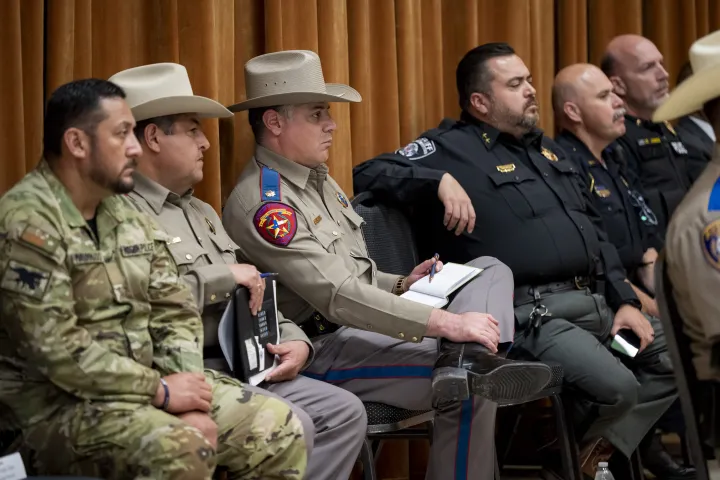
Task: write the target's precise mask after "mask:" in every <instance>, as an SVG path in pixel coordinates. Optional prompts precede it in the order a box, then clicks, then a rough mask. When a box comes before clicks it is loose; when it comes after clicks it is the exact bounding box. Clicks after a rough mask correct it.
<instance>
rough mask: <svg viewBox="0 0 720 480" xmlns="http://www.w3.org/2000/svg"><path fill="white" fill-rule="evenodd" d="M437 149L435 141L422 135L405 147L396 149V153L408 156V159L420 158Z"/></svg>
mask: <svg viewBox="0 0 720 480" xmlns="http://www.w3.org/2000/svg"><path fill="white" fill-rule="evenodd" d="M436 151H437V147H436V146H435V142H433V141H432V140H430V139H427V138H425V137H420V138H418V139H417V140H415V141H414V142H410V143H408V144H407V145H405V146H404V147H403V148H401V149H399V150H396V151H395V153H397V154H400V155H402V156H403V157H406V158H407V159H408V160H420V159H421V158H425V157H428V156H430V155H432V154H433V153H435V152H436Z"/></svg>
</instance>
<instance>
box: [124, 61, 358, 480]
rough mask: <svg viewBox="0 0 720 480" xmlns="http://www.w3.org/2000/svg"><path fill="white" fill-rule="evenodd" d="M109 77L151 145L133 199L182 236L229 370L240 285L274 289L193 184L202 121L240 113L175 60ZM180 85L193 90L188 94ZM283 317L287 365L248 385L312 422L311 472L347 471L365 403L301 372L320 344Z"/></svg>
mask: <svg viewBox="0 0 720 480" xmlns="http://www.w3.org/2000/svg"><path fill="white" fill-rule="evenodd" d="M110 81H112V82H113V83H115V84H117V85H119V86H120V87H121V88H123V89H124V90H125V93H126V95H127V102H128V104H129V105H130V108H131V109H132V112H133V116H134V117H135V120H136V121H137V122H138V124H137V126H136V127H135V134H136V136H137V138H138V140H139V141H140V144H141V145H143V153H142V155H141V156H140V158H139V162H138V168H137V171H136V172H135V175H134V177H133V178H134V180H135V188H134V189H133V191H132V192H131V193H130V198H132V199H133V200H135V201H136V202H137V204H138V206H140V208H142V209H143V210H144V211H145V212H146V213H148V214H149V215H151V216H152V217H154V218H155V219H156V220H157V221H158V223H160V225H161V226H162V227H163V230H165V232H166V233H167V234H168V235H169V236H170V237H171V238H172V239H173V240H172V243H171V244H170V245H169V249H170V253H171V254H172V256H173V258H174V260H175V263H176V264H177V265H178V270H179V272H180V275H182V278H183V279H184V280H185V281H186V283H188V285H189V286H190V289H191V291H192V292H193V297H194V298H195V300H196V302H197V304H198V307H199V309H200V312H201V314H202V317H203V329H204V332H205V335H204V337H205V345H204V352H205V354H204V359H205V366H206V367H208V368H213V369H216V370H220V371H223V372H229V371H230V365H228V364H227V362H226V361H225V358H224V357H223V354H222V351H221V349H220V342H219V339H218V326H219V324H220V319H221V317H222V314H223V312H224V311H225V307H226V306H227V301H228V298H229V297H230V295H231V294H232V292H233V290H234V288H235V286H236V285H243V286H245V287H246V288H247V289H248V291H249V293H250V305H249V306H250V309H251V310H252V312H253V314H256V313H257V310H258V309H259V307H260V306H261V304H262V300H263V297H264V295H265V280H264V279H262V278H261V277H260V272H258V270H257V268H255V266H254V265H251V264H249V263H239V262H238V259H237V257H236V253H235V252H236V250H237V249H238V248H239V247H238V246H237V245H236V244H235V242H233V241H232V239H231V238H230V237H229V236H228V234H227V232H226V231H225V229H224V228H223V225H222V222H221V221H220V218H219V217H218V214H217V213H216V212H215V210H214V209H213V207H212V206H210V205H208V204H207V203H205V202H203V201H201V200H200V199H198V198H196V197H195V196H193V187H195V185H197V184H198V183H199V182H200V181H202V179H203V157H204V154H205V152H206V151H207V150H208V148H210V143H209V142H208V139H207V137H206V136H205V133H204V132H203V129H202V124H201V123H200V118H201V117H205V118H208V117H210V118H212V117H228V116H231V115H232V112H230V111H229V110H228V109H226V108H225V107H223V106H222V105H220V104H219V103H217V102H215V101H214V100H211V99H209V98H205V97H200V96H197V95H194V94H193V92H192V89H191V87H190V79H189V78H188V74H187V70H185V68H184V67H183V66H182V65H178V64H175V63H159V64H154V65H143V66H140V67H135V68H130V69H128V70H124V71H122V72H119V73H117V74H115V75H113V76H112V77H110ZM178 85H187V88H186V89H185V91H180V90H179V89H178V88H177V86H178ZM188 109H192V110H193V111H192V112H188V111H187V110H188ZM278 320H279V327H280V343H279V344H278V345H268V349H269V350H270V351H271V353H273V354H277V355H278V356H279V357H280V364H279V365H278V366H277V367H276V368H275V369H274V370H273V371H272V372H270V373H269V374H268V375H267V376H266V378H265V381H264V382H262V383H261V384H259V385H258V386H257V387H254V386H252V385H243V388H245V389H246V390H248V391H256V392H259V393H261V394H262V395H273V394H274V395H278V396H280V397H282V398H284V399H285V400H287V401H288V402H292V403H291V406H292V407H293V409H294V411H295V413H296V414H297V415H298V417H300V419H301V420H302V421H303V425H304V426H305V429H306V430H314V431H315V443H314V445H313V451H312V456H311V457H310V459H309V462H308V469H307V477H308V478H312V479H317V480H336V479H338V478H348V477H349V476H350V473H351V471H352V469H353V466H354V465H355V459H356V458H357V455H358V452H359V451H360V447H361V446H362V443H363V441H364V440H365V434H366V431H367V421H366V415H365V406H364V405H363V404H362V402H361V401H360V399H358V398H357V397H356V396H355V395H353V394H351V393H349V392H347V391H346V390H343V389H341V388H338V387H336V386H334V385H331V384H329V383H327V382H320V381H318V380H314V379H311V378H308V377H305V376H303V375H298V374H299V373H300V372H301V371H302V370H303V369H304V368H305V366H306V365H307V364H309V363H310V360H311V359H312V357H313V356H314V355H313V349H312V343H311V342H310V339H309V338H308V337H307V335H305V333H304V332H303V331H302V330H301V329H300V327H298V326H297V325H295V323H294V322H293V321H292V320H290V319H288V318H285V317H283V315H282V312H278ZM270 392H271V393H270Z"/></svg>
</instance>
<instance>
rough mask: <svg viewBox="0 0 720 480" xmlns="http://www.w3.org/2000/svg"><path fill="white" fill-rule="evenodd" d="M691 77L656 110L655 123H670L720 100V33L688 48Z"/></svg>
mask: <svg viewBox="0 0 720 480" xmlns="http://www.w3.org/2000/svg"><path fill="white" fill-rule="evenodd" d="M690 65H692V71H693V74H692V75H691V76H689V77H688V78H687V79H686V80H685V81H684V82H682V83H681V84H680V85H678V87H677V88H676V89H675V90H673V92H672V93H671V94H670V96H669V97H668V99H667V100H665V102H664V103H663V104H662V105H660V107H659V108H658V109H657V110H655V114H654V115H653V121H654V122H662V121H665V120H673V119H675V118H679V117H682V116H685V115H687V114H689V113H692V112H695V111H697V110H700V109H701V108H702V106H703V104H705V103H706V102H708V101H710V100H712V99H714V98H717V97H720V30H718V31H716V32H713V33H711V34H710V35H707V36H705V37H703V38H701V39H699V40H697V41H696V42H695V43H693V44H692V46H691V47H690Z"/></svg>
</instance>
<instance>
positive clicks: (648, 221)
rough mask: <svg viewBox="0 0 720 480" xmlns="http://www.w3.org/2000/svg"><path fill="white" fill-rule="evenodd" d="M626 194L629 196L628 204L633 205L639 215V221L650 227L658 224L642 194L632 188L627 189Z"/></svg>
mask: <svg viewBox="0 0 720 480" xmlns="http://www.w3.org/2000/svg"><path fill="white" fill-rule="evenodd" d="M628 195H629V196H630V204H631V205H632V206H633V207H635V210H637V212H638V214H639V215H640V221H642V222H643V223H644V224H645V225H648V226H651V227H654V226H656V225H657V224H658V220H657V217H656V216H655V213H654V212H653V211H652V210H651V209H650V207H649V206H648V204H647V203H645V199H644V198H643V196H642V195H640V193H639V192H638V191H637V190H633V189H632V188H629V189H628Z"/></svg>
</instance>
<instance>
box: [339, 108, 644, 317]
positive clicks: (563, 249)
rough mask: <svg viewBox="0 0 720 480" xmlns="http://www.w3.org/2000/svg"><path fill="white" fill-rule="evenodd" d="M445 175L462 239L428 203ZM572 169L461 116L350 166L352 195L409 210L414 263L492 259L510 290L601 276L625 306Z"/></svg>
mask: <svg viewBox="0 0 720 480" xmlns="http://www.w3.org/2000/svg"><path fill="white" fill-rule="evenodd" d="M445 173H449V174H451V175H452V176H453V177H454V178H455V179H456V180H457V181H458V182H459V183H460V184H461V185H462V187H463V188H464V189H465V191H466V192H467V193H468V195H469V197H470V199H471V200H472V203H473V206H474V208H475V213H476V215H477V219H476V224H475V229H474V230H473V232H472V233H468V232H467V231H463V233H462V234H461V235H459V236H456V235H455V233H454V231H448V230H447V228H446V227H445V226H444V225H443V218H444V215H445V209H444V206H443V205H442V203H441V202H440V201H439V200H438V187H439V184H440V181H441V179H442V176H443V175H444V174H445ZM578 176H579V172H578V168H577V167H576V166H575V165H574V164H573V163H572V161H571V160H569V159H567V158H566V156H565V154H564V152H562V150H561V149H560V148H559V147H558V146H557V144H555V143H554V142H553V141H552V139H549V138H547V137H545V136H544V135H543V133H542V131H540V130H534V131H533V132H531V133H530V134H528V135H526V136H524V137H523V138H522V139H521V140H517V139H515V138H514V137H512V136H511V135H508V134H505V133H501V132H500V131H498V130H497V129H495V128H493V127H492V126H490V125H488V124H486V123H483V122H480V121H478V120H476V119H474V118H473V117H471V116H469V115H463V117H462V119H461V121H457V122H456V121H453V120H445V121H443V122H442V123H441V124H440V126H439V127H438V128H436V129H433V130H430V131H427V132H425V133H424V134H423V135H422V136H421V137H420V138H418V139H417V140H415V141H414V142H412V143H410V144H409V145H407V146H406V147H404V148H403V149H400V150H398V151H397V152H395V153H387V154H383V155H380V156H378V157H376V158H374V159H371V160H369V161H367V162H365V163H363V164H360V165H358V166H357V167H355V169H354V170H353V180H354V188H355V192H356V193H360V192H363V191H372V192H373V193H374V196H376V197H377V198H378V200H380V201H384V202H388V203H389V204H391V205H395V206H398V207H407V206H411V207H412V214H411V218H412V223H413V227H414V230H415V234H416V238H417V241H418V248H419V250H420V253H421V254H422V257H423V258H429V256H431V255H434V254H435V253H439V254H440V258H441V259H442V260H445V261H452V262H457V263H465V262H468V261H470V260H472V259H475V258H477V257H481V256H492V257H496V258H498V259H499V260H500V261H502V262H503V263H505V264H506V265H507V266H508V267H510V269H511V270H512V271H513V275H514V278H515V285H517V286H522V285H535V286H539V285H544V284H547V283H550V282H556V281H567V280H571V279H573V278H574V277H576V276H587V275H592V274H595V273H600V274H604V278H605V292H599V293H604V294H606V296H607V300H608V303H609V304H610V306H611V307H613V308H617V307H618V306H619V305H621V304H622V303H631V304H634V303H635V302H637V297H636V296H635V293H634V292H633V291H632V288H631V287H630V286H629V285H628V284H627V283H625V282H624V279H625V271H624V269H623V268H622V264H621V263H620V259H619V257H618V255H617V251H616V250H615V247H614V246H613V245H612V244H610V243H609V242H608V241H607V237H606V234H605V233H604V232H603V231H602V230H601V228H602V219H601V218H600V216H599V215H598V214H597V212H596V211H595V210H594V207H592V202H591V201H590V200H589V198H588V195H587V194H586V193H585V192H584V191H583V189H582V188H581V182H580V180H579V178H578Z"/></svg>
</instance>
